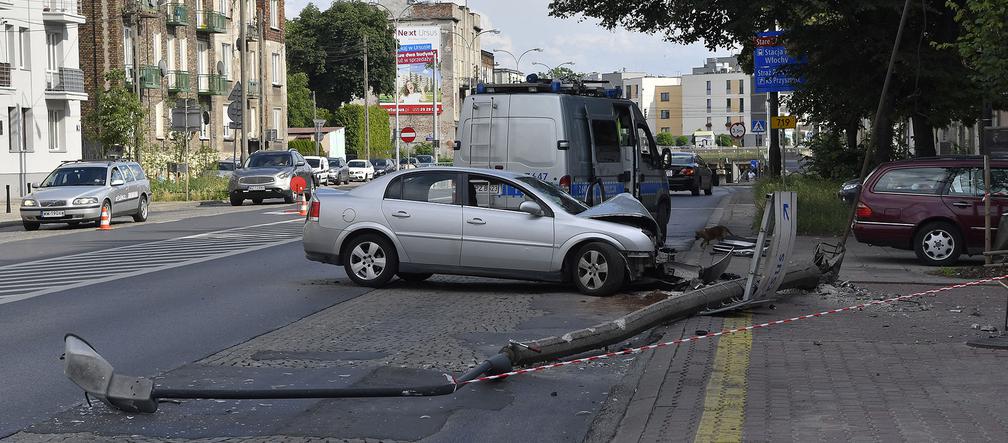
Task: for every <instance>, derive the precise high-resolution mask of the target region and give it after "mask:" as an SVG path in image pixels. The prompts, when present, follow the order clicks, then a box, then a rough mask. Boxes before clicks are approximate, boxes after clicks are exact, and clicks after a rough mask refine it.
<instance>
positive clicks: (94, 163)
mask: <svg viewBox="0 0 1008 443" xmlns="http://www.w3.org/2000/svg"><path fill="white" fill-rule="evenodd" d="M129 163H136V162H135V161H133V160H73V161H66V162H63V163H60V165H59V167H63V166H84V167H98V168H104V167H106V166H111V165H121V164H129Z"/></svg>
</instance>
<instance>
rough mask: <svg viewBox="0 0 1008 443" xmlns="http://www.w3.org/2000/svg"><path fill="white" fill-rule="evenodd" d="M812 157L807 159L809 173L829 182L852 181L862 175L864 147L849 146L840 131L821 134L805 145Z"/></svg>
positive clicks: (806, 164)
mask: <svg viewBox="0 0 1008 443" xmlns="http://www.w3.org/2000/svg"><path fill="white" fill-rule="evenodd" d="M804 146H805V148H807V149H808V150H809V151H810V155H809V156H807V157H805V167H806V168H807V169H808V171H809V173H811V174H814V175H816V176H819V177H822V178H824V179H827V180H839V181H844V180H850V179H851V178H854V177H858V176H859V175H860V174H861V163H862V162H863V161H864V154H865V149H864V146H860V145H859V146H854V147H850V146H847V142H846V141H845V140H844V138H843V137H841V136H840V133H839V131H829V132H820V133H818V134H816V135H814V136H813V137H812V138H811V139H810V140H809V141H807V142H805V143H804Z"/></svg>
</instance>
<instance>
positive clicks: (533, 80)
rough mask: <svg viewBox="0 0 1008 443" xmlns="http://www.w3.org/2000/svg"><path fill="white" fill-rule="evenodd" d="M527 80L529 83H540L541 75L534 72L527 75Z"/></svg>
mask: <svg viewBox="0 0 1008 443" xmlns="http://www.w3.org/2000/svg"><path fill="white" fill-rule="evenodd" d="M525 81H527V82H529V83H539V76H538V75H536V73H534V72H533V73H531V74H529V75H527V76H525Z"/></svg>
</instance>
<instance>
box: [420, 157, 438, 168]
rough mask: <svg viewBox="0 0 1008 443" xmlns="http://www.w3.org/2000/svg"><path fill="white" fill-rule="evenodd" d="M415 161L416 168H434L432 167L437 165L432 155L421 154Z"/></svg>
mask: <svg viewBox="0 0 1008 443" xmlns="http://www.w3.org/2000/svg"><path fill="white" fill-rule="evenodd" d="M416 160H417V166H420V167H424V166H434V165H436V164H437V159H436V158H434V156H433V155H423V154H420V155H417V156H416Z"/></svg>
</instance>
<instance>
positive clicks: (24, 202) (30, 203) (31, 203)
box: [21, 198, 38, 206]
mask: <svg viewBox="0 0 1008 443" xmlns="http://www.w3.org/2000/svg"><path fill="white" fill-rule="evenodd" d="M37 205H38V202H36V201H35V200H32V199H30V198H26V199H24V200H21V206H37Z"/></svg>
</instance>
